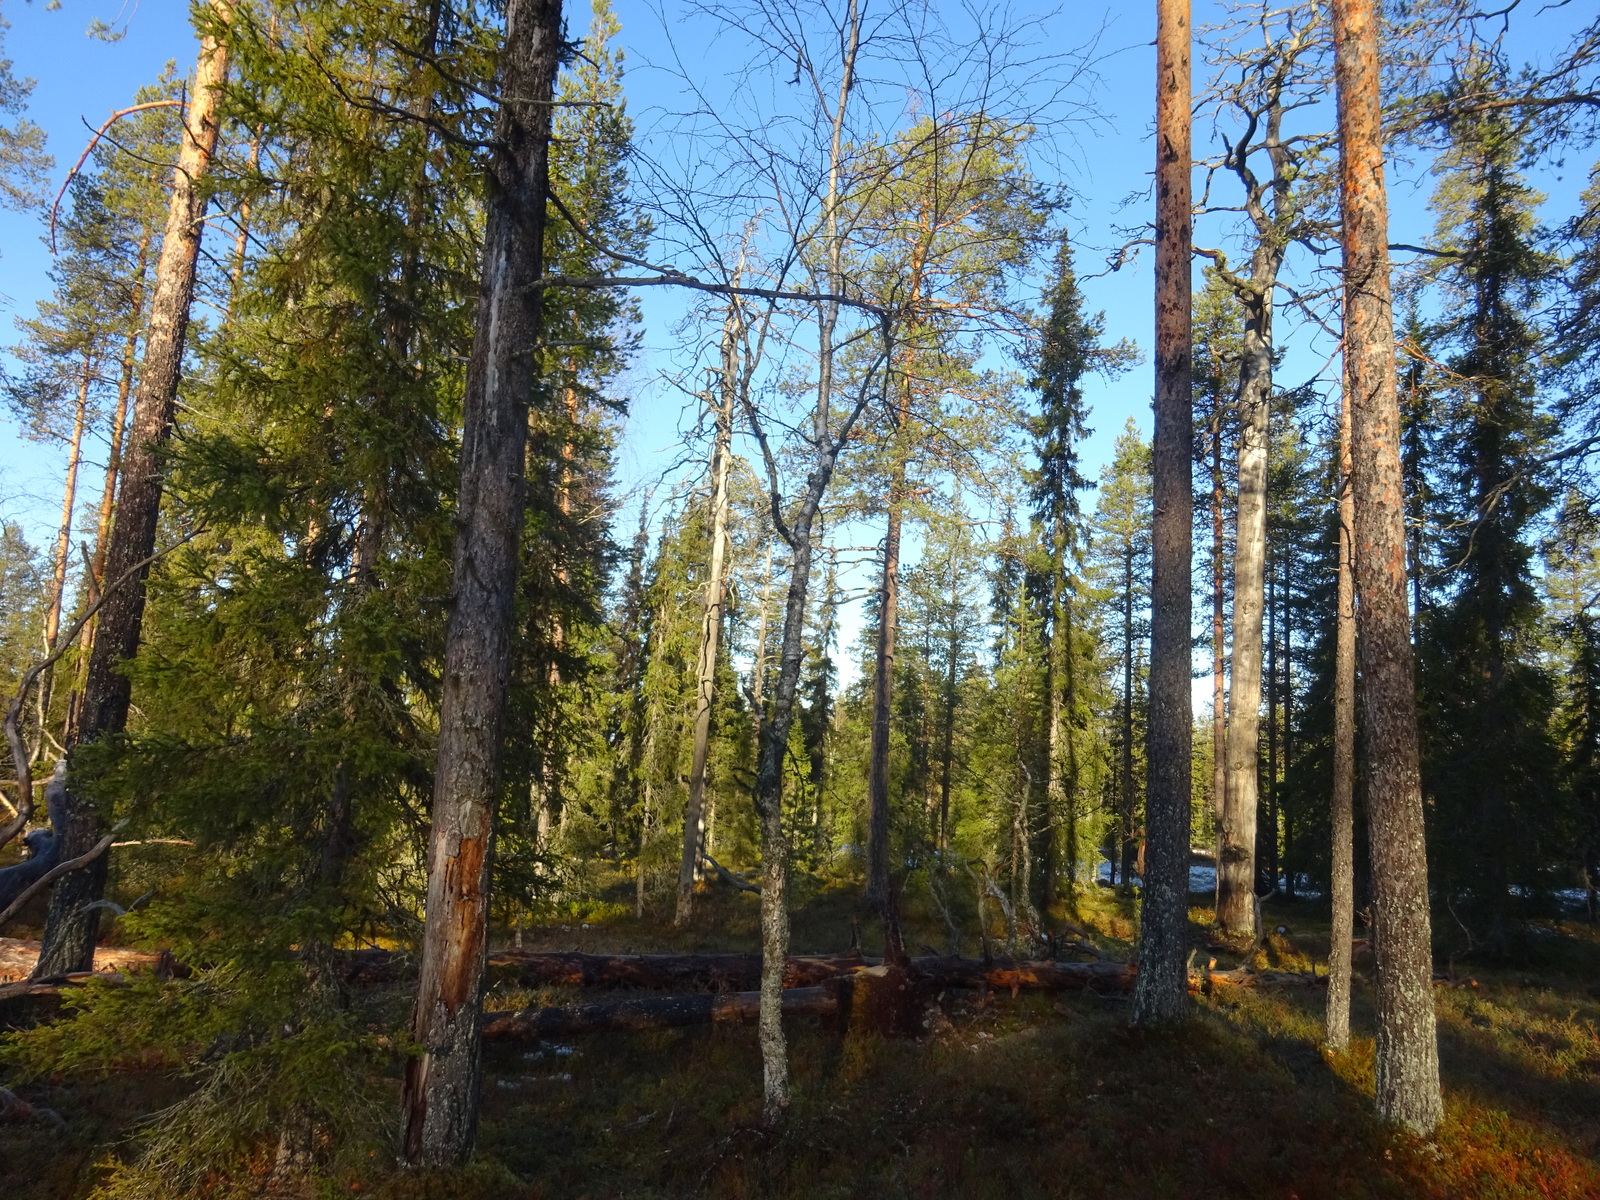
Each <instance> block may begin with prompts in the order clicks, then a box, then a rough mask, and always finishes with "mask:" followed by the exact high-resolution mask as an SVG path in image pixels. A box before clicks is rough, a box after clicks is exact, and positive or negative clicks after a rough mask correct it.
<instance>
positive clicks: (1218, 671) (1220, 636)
mask: <svg viewBox="0 0 1600 1200" xmlns="http://www.w3.org/2000/svg"><path fill="white" fill-rule="evenodd" d="M1219 371H1220V368H1219ZM1222 485H1223V475H1222V401H1221V397H1220V395H1219V396H1218V398H1217V410H1216V412H1215V413H1214V414H1213V415H1212V418H1211V816H1212V821H1213V825H1214V832H1215V837H1216V850H1217V856H1216V862H1217V864H1218V865H1219V868H1220V864H1221V862H1222V807H1223V802H1224V799H1225V797H1226V796H1227V792H1228V696H1227V686H1228V685H1227V673H1226V671H1227V669H1226V667H1225V666H1224V657H1225V654H1226V650H1227V640H1226V638H1227V634H1226V613H1227V603H1226V601H1227V597H1226V594H1225V591H1224V584H1225V582H1226V581H1225V579H1224V577H1223V571H1224V567H1223V562H1222V552H1223V550H1224V548H1225V545H1226V543H1225V539H1224V529H1223V513H1222V505H1223V488H1222ZM1216 886H1217V888H1218V889H1220V888H1221V886H1222V872H1221V870H1220V869H1219V870H1218V871H1217V873H1216Z"/></svg>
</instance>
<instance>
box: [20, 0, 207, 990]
mask: <svg viewBox="0 0 1600 1200" xmlns="http://www.w3.org/2000/svg"><path fill="white" fill-rule="evenodd" d="M206 12H207V16H208V17H209V19H210V21H211V22H212V23H213V25H212V29H211V31H210V32H208V33H207V34H206V36H204V37H203V38H202V39H201V43H200V59H199V65H198V66H197V67H196V70H195V83H194V91H193V93H192V95H191V99H190V101H189V111H188V114H187V117H186V120H185V121H184V128H183V135H182V136H183V141H182V145H181V146H180V147H179V151H178V165H177V167H176V169H175V170H174V171H173V173H172V195H171V198H170V200H169V202H168V206H167V227H166V233H165V236H164V238H163V240H162V244H161V257H160V259H159V261H158V262H157V265H156V279H155V287H154V288H153V290H152V295H151V300H150V325H149V328H148V330H147V331H146V333H145V353H144V363H143V366H142V368H141V370H140V372H139V387H138V392H137V394H136V396H135V398H134V405H133V425H132V428H131V429H130V430H129V433H128V437H127V445H126V447H125V450H124V454H123V456H122V464H121V475H122V479H121V485H120V490H119V493H118V496H117V511H116V519H115V522H114V524H113V525H112V528H111V538H110V544H109V546H108V547H107V553H106V567H105V572H106V575H107V577H109V578H111V579H120V578H122V577H123V576H124V575H127V574H130V573H131V574H132V577H131V578H130V579H129V580H128V581H127V582H126V583H125V584H124V585H123V586H122V587H120V588H119V589H117V591H116V592H115V593H114V594H112V595H110V596H107V597H106V600H105V603H104V604H103V605H102V606H101V608H100V612H99V615H98V617H97V627H96V633H95V640H94V649H93V650H92V651H91V653H90V656H89V669H88V672H87V674H86V676H85V678H84V687H83V699H82V702H81V703H80V705H79V718H78V727H77V730H76V735H77V738H78V740H79V741H93V740H95V739H97V738H101V737H105V736H107V735H108V734H115V733H119V732H121V731H122V729H123V727H124V726H125V725H126V724H127V720H128V702H129V699H130V687H131V684H130V681H129V679H128V677H127V675H125V674H124V673H123V671H122V669H121V667H122V664H123V663H124V662H125V661H126V660H128V659H130V658H132V657H133V656H134V655H135V654H136V653H137V652H138V649H139V636H140V631H141V629H142V627H143V622H144V602H145V587H144V577H145V573H146V572H147V571H148V569H149V568H148V566H146V567H144V568H143V569H140V568H139V564H140V563H143V562H146V561H147V560H148V559H149V558H150V556H151V555H152V554H153V553H154V551H155V544H156V527H157V522H158V520H159V518H160V515H161V494H162V488H163V484H164V482H165V474H164V458H165V451H166V447H167V443H168V441H169V439H170V438H171V434H172V421H173V416H174V414H175V412H176V410H177V403H178V383H179V380H180V378H181V377H182V372H183V352H184V343H185V338H186V335H187V333H188V329H189V308H190V305H191V303H192V302H193V299H194V284H195V271H196V267H197V265H198V262H199V257H200V235H201V231H202V229H203V228H204V218H205V207H206V201H205V195H204V193H203V191H202V188H201V180H202V179H203V177H204V176H205V173H206V170H207V168H208V167H209V166H210V163H211V157H212V155H213V154H214V153H215V152H216V146H217V130H218V122H219V113H218V107H219V104H220V101H221V99H222V86H223V82H224V80H225V79H226V78H227V73H228V48H227V44H226V43H225V42H224V41H223V40H222V38H221V36H220V35H221V32H222V31H223V30H225V29H226V27H227V24H228V22H229V20H230V19H231V18H232V15H233V9H232V5H231V4H230V3H229V2H228V0H211V4H210V6H209V8H208V9H207V10H206ZM68 749H69V750H70V749H71V747H70V746H69V747H68ZM70 795H71V794H70V793H69V797H70ZM68 807H69V815H68V819H67V834H66V839H65V844H64V846H63V849H62V857H63V858H68V859H70V858H74V857H77V856H79V855H81V854H83V853H84V852H86V851H87V850H89V849H90V848H91V847H92V846H94V845H95V844H96V843H97V842H98V841H99V840H100V837H101V834H102V830H101V828H100V818H99V815H98V814H97V813H96V811H95V810H94V809H93V807H91V806H90V805H88V804H82V803H78V802H76V801H74V800H70V799H69V805H68ZM108 858H109V856H108V855H105V854H101V855H99V856H98V857H97V858H95V859H94V861H93V862H92V863H90V864H89V865H88V866H86V867H84V868H82V869H80V870H77V871H73V872H72V873H70V874H68V875H65V876H63V877H62V878H61V879H60V881H59V882H57V883H56V885H55V887H54V889H53V891H52V892H51V896H50V915H49V918H48V920H47V922H46V925H45V934H44V947H43V949H42V951H41V952H40V955H39V963H38V966H37V967H36V969H35V973H36V974H37V975H38V976H39V977H40V978H44V977H47V976H53V975H65V974H70V973H72V972H75V971H86V970H88V969H90V964H91V963H92V962H93V959H94V946H95V941H96V938H97V936H98V933H99V915H100V910H99V909H98V908H95V907H91V906H92V905H93V904H94V903H95V901H97V900H99V899H100V896H101V893H102V892H103V891H104V889H105V879H106V869H107V866H108V862H107V860H108Z"/></svg>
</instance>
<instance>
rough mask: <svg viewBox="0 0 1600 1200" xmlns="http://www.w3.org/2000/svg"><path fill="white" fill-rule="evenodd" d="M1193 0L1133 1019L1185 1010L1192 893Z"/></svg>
mask: <svg viewBox="0 0 1600 1200" xmlns="http://www.w3.org/2000/svg"><path fill="white" fill-rule="evenodd" d="M1190 37H1191V34H1190V27H1189V3H1188V0H1157V2H1156V239H1155V240H1156V339H1155V366H1156V372H1155V373H1156V379H1155V445H1154V450H1153V455H1152V467H1153V473H1154V482H1155V487H1154V501H1155V504H1154V508H1155V517H1154V521H1153V526H1152V535H1153V536H1152V555H1151V559H1152V565H1153V571H1152V574H1153V578H1152V581H1151V601H1150V606H1151V621H1150V737H1149V744H1150V782H1149V791H1148V793H1147V799H1146V802H1145V871H1144V905H1143V908H1142V909H1141V911H1140V916H1139V982H1138V985H1137V987H1136V988H1135V991H1134V998H1133V1011H1132V1014H1131V1016H1132V1021H1133V1023H1134V1024H1135V1025H1154V1024H1162V1023H1166V1022H1170V1021H1177V1020H1180V1019H1182V1017H1183V1015H1184V1014H1185V1013H1186V1012H1187V1010H1188V980H1187V978H1186V973H1187V972H1186V966H1185V963H1186V961H1187V958H1186V955H1187V949H1188V936H1187V935H1188V924H1189V912H1188V899H1189V800H1190V796H1189V788H1190V770H1191V763H1190V761H1189V755H1190V740H1191V738H1192V736H1193V729H1194V712H1193V707H1192V700H1191V688H1190V682H1189V661H1190V657H1191V654H1192V650H1191V646H1192V642H1191V637H1192V635H1191V632H1190V628H1189V621H1190V615H1191V614H1190V606H1191V603H1192V597H1191V592H1192V588H1193V580H1192V577H1191V575H1190V569H1191V566H1190V554H1191V551H1192V548H1193V539H1194V481H1193V478H1192V470H1191V463H1192V458H1193V446H1192V439H1193V437H1194V396H1193V391H1192V382H1191V374H1192V371H1193V365H1194V364H1193V354H1192V328H1191V326H1192V319H1191V314H1192V305H1193V295H1192V271H1191V266H1190V263H1191V254H1192V249H1193V244H1194V243H1193V209H1192V204H1191V200H1190V196H1191V192H1190V178H1189V172H1190V151H1189V146H1190V82H1189V46H1190Z"/></svg>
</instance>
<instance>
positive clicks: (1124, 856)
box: [1111, 546, 1135, 895]
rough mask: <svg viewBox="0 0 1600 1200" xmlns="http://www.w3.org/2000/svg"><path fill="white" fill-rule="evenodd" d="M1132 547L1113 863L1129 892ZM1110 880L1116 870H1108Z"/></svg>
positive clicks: (1125, 563)
mask: <svg viewBox="0 0 1600 1200" xmlns="http://www.w3.org/2000/svg"><path fill="white" fill-rule="evenodd" d="M1134 584H1135V580H1134V578H1133V549H1132V547H1131V546H1130V547H1124V549H1123V557H1122V792H1121V796H1120V799H1121V804H1120V805H1119V806H1118V810H1117V824H1118V828H1117V866H1118V867H1120V868H1121V870H1122V888H1123V891H1124V892H1126V893H1127V894H1129V895H1132V894H1133V852H1134V845H1133V843H1134V837H1133V833H1134V830H1133V602H1134ZM1111 882H1112V883H1115V882H1116V872H1115V871H1113V872H1112V879H1111Z"/></svg>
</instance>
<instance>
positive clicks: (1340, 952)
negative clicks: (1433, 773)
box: [1327, 385, 1356, 1050]
mask: <svg viewBox="0 0 1600 1200" xmlns="http://www.w3.org/2000/svg"><path fill="white" fill-rule="evenodd" d="M1350 461H1351V460H1350V388H1349V386H1348V385H1347V386H1345V387H1344V388H1342V389H1341V401H1340V404H1339V599H1338V604H1339V608H1338V613H1337V616H1336V620H1337V625H1336V627H1335V631H1334V662H1333V799H1332V804H1331V811H1332V826H1333V864H1332V868H1333V869H1332V872H1331V880H1330V890H1331V892H1332V899H1333V929H1332V931H1331V933H1330V935H1329V937H1330V939H1331V940H1330V943H1329V946H1328V1015H1327V1038H1328V1045H1329V1046H1331V1047H1333V1048H1334V1049H1335V1050H1343V1049H1345V1048H1346V1047H1347V1046H1349V1045H1350V938H1351V936H1352V934H1353V933H1354V929H1355V849H1354V842H1355V817H1354V809H1355V773H1356V763H1355V745H1356V594H1355V575H1354V573H1353V564H1352V560H1351V557H1350V556H1351V549H1352V547H1351V540H1350V539H1351V535H1352V533H1353V531H1354V527H1355V504H1354V498H1353V496H1352V494H1351V491H1350Z"/></svg>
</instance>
